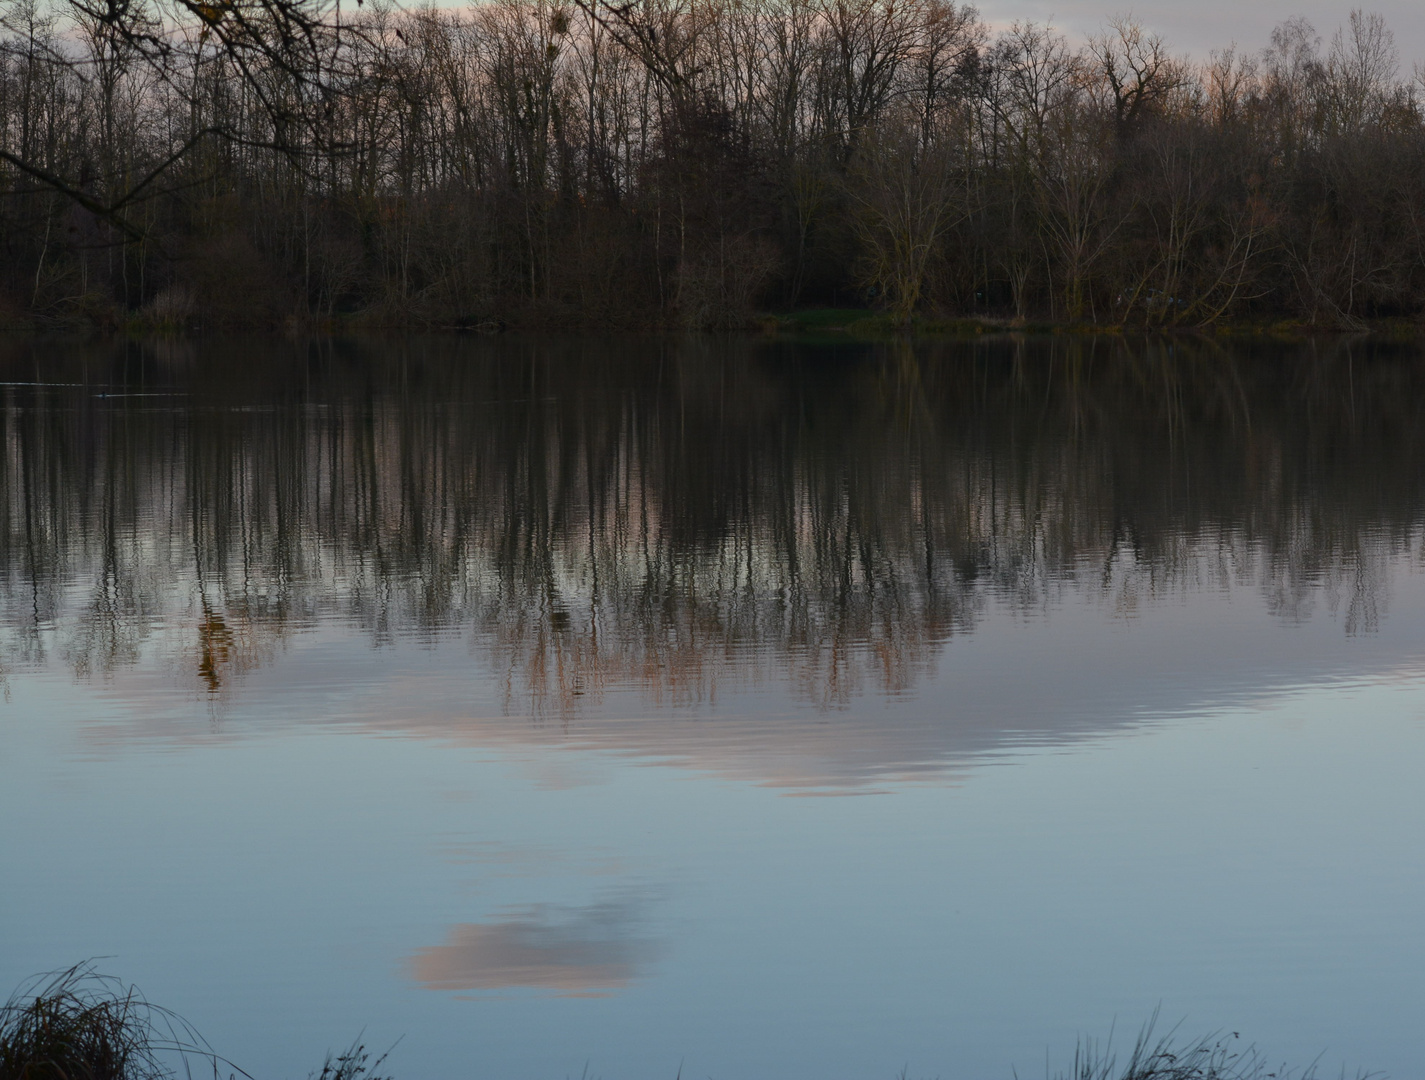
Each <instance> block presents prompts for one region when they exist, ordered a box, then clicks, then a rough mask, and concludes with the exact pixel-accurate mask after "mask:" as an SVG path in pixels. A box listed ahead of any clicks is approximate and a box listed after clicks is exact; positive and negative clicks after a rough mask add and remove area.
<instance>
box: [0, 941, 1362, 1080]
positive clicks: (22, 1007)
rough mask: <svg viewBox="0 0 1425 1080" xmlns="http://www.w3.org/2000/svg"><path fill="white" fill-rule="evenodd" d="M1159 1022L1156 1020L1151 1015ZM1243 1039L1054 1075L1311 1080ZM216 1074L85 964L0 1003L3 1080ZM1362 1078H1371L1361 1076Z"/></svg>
mask: <svg viewBox="0 0 1425 1080" xmlns="http://www.w3.org/2000/svg"><path fill="white" fill-rule="evenodd" d="M1154 1019H1155V1020H1156V1016H1155V1017H1154ZM1236 1041H1237V1036H1236V1035H1233V1036H1232V1037H1231V1038H1217V1037H1215V1036H1209V1037H1207V1038H1204V1039H1199V1040H1197V1041H1195V1042H1181V1041H1175V1040H1174V1038H1173V1036H1172V1034H1169V1035H1167V1036H1165V1037H1155V1036H1154V1035H1153V1021H1152V1020H1150V1021H1149V1023H1148V1024H1147V1025H1146V1026H1145V1027H1144V1029H1143V1030H1142V1032H1141V1033H1140V1034H1139V1036H1138V1039H1137V1041H1136V1042H1135V1043H1134V1045H1133V1048H1132V1050H1131V1052H1130V1053H1129V1054H1128V1057H1127V1061H1126V1063H1125V1064H1124V1065H1123V1066H1122V1068H1120V1067H1119V1065H1118V1060H1117V1056H1116V1055H1115V1054H1114V1052H1113V1050H1112V1048H1111V1045H1110V1044H1109V1043H1104V1044H1096V1043H1093V1042H1081V1043H1080V1044H1079V1046H1078V1047H1077V1048H1076V1049H1075V1052H1074V1058H1073V1065H1072V1068H1071V1070H1070V1071H1069V1072H1067V1073H1064V1072H1060V1073H1058V1074H1057V1077H1058V1080H1115V1078H1121V1080H1267V1078H1268V1077H1271V1078H1277V1080H1313V1077H1314V1076H1315V1075H1316V1073H1315V1069H1314V1068H1308V1069H1307V1070H1306V1071H1305V1072H1300V1073H1297V1072H1292V1071H1290V1070H1287V1069H1282V1068H1276V1069H1269V1068H1268V1067H1267V1065H1266V1062H1265V1059H1264V1058H1263V1057H1262V1055H1261V1054H1260V1053H1258V1052H1257V1051H1256V1050H1255V1048H1251V1047H1248V1048H1246V1049H1239V1048H1236V1045H1235V1044H1236ZM194 1064H199V1065H200V1066H201V1067H203V1069H204V1070H205V1071H206V1069H208V1068H211V1070H212V1074H213V1077H214V1080H218V1078H219V1077H221V1075H222V1074H223V1073H228V1074H229V1076H230V1077H235V1076H237V1075H239V1074H241V1075H242V1076H244V1077H247V1078H248V1080H251V1077H250V1076H249V1074H248V1073H246V1072H244V1071H243V1070H242V1069H240V1068H238V1067H237V1066H236V1065H234V1064H232V1062H230V1061H228V1060H227V1059H226V1058H223V1057H220V1056H219V1055H218V1054H216V1053H214V1052H213V1050H212V1048H211V1047H209V1046H208V1044H207V1043H206V1042H205V1041H204V1040H203V1038H202V1036H200V1035H198V1034H197V1033H196V1032H195V1031H194V1030H193V1029H192V1027H191V1026H189V1025H188V1024H187V1023H186V1022H185V1021H184V1020H182V1019H181V1018H180V1017H178V1016H177V1015H176V1014H175V1013H172V1012H170V1011H169V1010H167V1009H164V1008H161V1007H160V1006H157V1005H153V1004H151V1003H150V1002H148V1001H146V1000H144V998H143V996H142V995H141V994H139V993H138V991H137V990H136V989H135V988H134V987H132V986H125V985H124V984H123V983H121V982H119V981H118V980H116V979H113V978H111V977H108V976H104V975H101V974H99V973H97V972H96V971H95V970H94V968H93V967H92V966H91V965H88V964H80V965H77V966H75V967H72V968H69V969H68V970H66V971H61V972H58V973H54V974H50V975H44V976H39V977H38V978H36V979H33V980H31V981H30V982H29V983H27V984H25V985H24V986H22V987H20V988H19V990H17V991H16V992H15V994H14V995H13V996H12V997H11V998H10V1000H9V1001H8V1002H7V1003H6V1004H5V1005H4V1006H0V1080H171V1078H176V1077H177V1076H178V1075H179V1070H181V1071H182V1073H183V1075H185V1076H187V1077H189V1078H190V1080H191V1077H192V1075H193V1065H194ZM384 1064H385V1056H384V1055H383V1056H381V1057H378V1058H376V1059H374V1060H373V1059H372V1057H371V1055H370V1053H369V1052H368V1051H367V1050H366V1049H365V1047H364V1046H362V1045H361V1044H360V1043H359V1042H357V1043H353V1044H352V1046H351V1048H350V1049H348V1050H347V1051H346V1052H345V1053H342V1054H338V1055H333V1054H328V1055H327V1059H326V1061H325V1062H324V1063H323V1065H322V1068H321V1069H320V1071H316V1072H313V1073H311V1074H310V1076H309V1080H390V1078H389V1077H386V1076H383V1075H381V1073H382V1067H383V1066H384ZM1358 1080H1366V1078H1365V1077H1364V1076H1363V1075H1361V1074H1358Z"/></svg>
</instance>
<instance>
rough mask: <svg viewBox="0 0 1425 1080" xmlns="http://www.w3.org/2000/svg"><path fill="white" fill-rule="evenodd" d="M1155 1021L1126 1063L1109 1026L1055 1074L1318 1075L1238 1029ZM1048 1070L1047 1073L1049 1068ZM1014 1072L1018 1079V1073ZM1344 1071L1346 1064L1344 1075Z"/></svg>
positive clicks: (1295, 1078) (1137, 1078)
mask: <svg viewBox="0 0 1425 1080" xmlns="http://www.w3.org/2000/svg"><path fill="white" fill-rule="evenodd" d="M1157 1024H1158V1014H1157V1013H1156V1012H1154V1014H1153V1016H1152V1017H1151V1018H1150V1019H1149V1020H1148V1022H1147V1023H1146V1024H1145V1025H1144V1026H1143V1028H1142V1029H1141V1030H1140V1031H1139V1033H1138V1038H1137V1039H1136V1040H1135V1041H1134V1043H1133V1049H1132V1051H1131V1052H1130V1053H1129V1055H1128V1059H1127V1061H1126V1062H1124V1064H1123V1065H1122V1066H1120V1065H1119V1063H1118V1054H1117V1053H1116V1052H1115V1051H1114V1049H1113V1034H1112V1032H1111V1031H1110V1033H1109V1037H1108V1038H1107V1039H1106V1040H1103V1041H1102V1042H1100V1041H1099V1040H1097V1039H1085V1038H1081V1039H1080V1040H1079V1041H1078V1044H1077V1045H1076V1046H1075V1047H1074V1060H1073V1067H1072V1068H1071V1069H1070V1071H1069V1072H1062V1071H1060V1072H1057V1073H1055V1074H1054V1080H1318V1072H1317V1068H1318V1065H1317V1063H1315V1062H1313V1063H1312V1064H1310V1065H1308V1066H1307V1067H1306V1068H1305V1069H1303V1070H1300V1071H1298V1070H1295V1069H1289V1068H1287V1067H1286V1066H1284V1065H1272V1064H1270V1062H1269V1060H1268V1059H1267V1057H1266V1056H1265V1055H1264V1054H1263V1053H1262V1052H1261V1051H1260V1050H1258V1049H1257V1047H1256V1046H1255V1045H1252V1044H1244V1043H1243V1042H1242V1037H1241V1035H1240V1034H1239V1033H1238V1032H1235V1031H1233V1032H1227V1033H1216V1034H1212V1035H1205V1036H1203V1037H1202V1038H1199V1039H1194V1040H1183V1039H1180V1038H1179V1037H1178V1031H1177V1029H1176V1028H1174V1029H1172V1030H1170V1031H1169V1032H1168V1033H1167V1034H1165V1035H1161V1036H1160V1035H1156V1034H1155V1033H1154V1031H1155V1029H1156V1027H1157ZM1045 1071H1046V1075H1047V1072H1048V1070H1047V1068H1046V1070H1045ZM1352 1075H1353V1077H1354V1080H1373V1078H1374V1080H1381V1077H1380V1074H1378V1073H1367V1072H1357V1073H1354V1074H1352ZM1015 1076H1016V1080H1018V1073H1016V1074H1015ZM1346 1077H1347V1074H1346V1072H1345V1071H1344V1069H1343V1070H1342V1072H1341V1080H1346Z"/></svg>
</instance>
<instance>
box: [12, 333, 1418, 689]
mask: <svg viewBox="0 0 1425 1080" xmlns="http://www.w3.org/2000/svg"><path fill="white" fill-rule="evenodd" d="M1418 361H1419V357H1418V354H1417V353H1415V352H1413V351H1411V350H1409V349H1405V348H1388V347H1385V346H1366V345H1363V344H1361V343H1350V342H1339V343H1334V344H1329V345H1327V344H1313V345H1304V346H1297V347H1285V346H1273V347H1270V348H1268V347H1265V346H1259V347H1257V348H1255V349H1242V348H1234V349H1231V350H1229V349H1225V348H1221V347H1218V346H1216V345H1213V344H1211V343H1203V342H1199V341H1185V340H1164V341H1149V342H1135V343H1128V342H1122V341H1116V340H1107V339H1085V340H1071V341H1062V340H1057V341H1035V340H1027V341H1014V340H996V341H988V342H983V343H975V344H965V345H954V346H934V347H929V346H928V347H922V348H915V349H912V348H909V347H904V346H883V347H877V348H874V349H872V348H864V349H853V348H849V347H843V348H841V349H838V350H815V349H811V348H798V347H792V346H785V345H782V346H777V345H770V344H768V345H748V344H746V343H741V344H738V343H727V342H723V343H718V342H713V341H690V342H682V343H676V344H667V343H661V344H660V343H642V344H640V343H630V342H617V343H610V342H603V343H593V344H590V343H578V342H573V341H570V342H549V341H544V342H538V343H531V342H519V341H500V342H498V343H483V342H482V343H461V342H455V341H449V340H446V341H424V342H422V341H417V342H402V343H396V344H372V343H368V344H366V345H363V346H359V347H358V346H340V345H324V346H321V347H314V348H310V349H307V348H301V349H299V348H298V347H296V346H274V345H272V344H271V343H262V344H251V345H247V346H244V345H242V344H240V343H226V344H222V345H216V346H209V347H205V348H203V349H202V350H195V349H194V348H193V347H191V346H184V345H179V344H168V345H165V346H162V347H148V348H142V349H141V348H137V347H132V346H131V347H128V348H125V349H117V350H101V349H81V348H67V349H59V348H48V349H46V347H43V346H39V345H28V346H23V347H15V351H14V352H12V354H11V355H9V356H8V357H6V358H5V359H4V361H3V363H4V369H3V370H4V371H5V372H6V373H7V374H6V376H5V377H6V379H7V380H8V382H9V383H10V384H11V385H8V386H7V387H5V388H4V394H5V408H4V413H3V425H4V430H3V436H4V440H5V447H6V455H5V462H4V472H3V478H0V483H3V493H0V514H3V521H0V573H3V575H4V595H3V601H0V602H3V624H4V634H5V657H4V660H3V666H4V667H7V668H12V667H15V666H17V665H19V666H23V665H38V664H43V663H46V662H48V661H50V660H52V659H62V660H63V662H65V663H67V664H68V665H70V666H71V667H72V668H73V670H74V671H75V672H76V673H77V674H79V675H81V676H87V675H92V674H102V673H105V672H109V671H112V670H114V669H116V668H118V667H121V666H123V665H130V664H133V663H135V662H136V661H137V660H138V659H139V658H140V657H141V656H142V655H144V650H145V649H152V650H154V651H156V652H168V653H172V654H173V655H175V656H176V657H177V658H178V660H179V662H180V664H181V666H182V667H183V668H184V669H185V670H186V672H187V676H186V677H187V678H189V679H195V678H196V680H197V683H196V685H197V686H199V687H200V688H205V689H208V690H212V691H216V690H218V689H219V688H220V687H221V686H223V685H224V683H225V682H227V681H229V680H230V679H231V677H232V675H233V674H234V673H236V672H239V671H242V670H244V669H246V668H250V667H252V666H254V665H256V664H260V663H262V662H263V661H264V660H266V659H267V658H268V657H270V656H271V655H272V654H273V653H274V652H275V651H276V650H278V649H280V648H282V647H283V644H284V642H286V641H287V640H288V639H290V637H291V636H292V635H293V634H294V633H296V632H298V631H300V630H302V629H304V628H308V627H312V626H316V625H318V624H320V623H323V622H326V621H329V620H339V621H344V622H347V623H350V624H355V625H358V626H360V627H362V628H363V629H364V630H365V631H366V632H367V633H368V634H369V635H370V636H371V638H372V640H373V641H374V642H377V643H380V642H382V641H385V640H387V639H389V638H391V637H392V636H394V635H403V636H412V637H415V638H418V639H422V640H426V641H430V642H435V641H437V640H439V639H442V638H446V637H450V636H454V635H467V636H471V637H472V640H473V641H474V642H475V647H476V648H477V649H478V650H480V651H481V652H483V653H485V654H487V655H489V656H491V657H493V659H494V661H495V664H496V667H497V668H498V670H500V671H501V672H503V673H504V677H505V679H506V680H507V682H506V694H507V699H508V702H509V705H510V707H511V708H516V709H521V710H523V709H526V708H533V709H536V710H546V709H552V710H555V711H558V710H562V709H567V708H570V707H573V706H575V705H576V704H577V702H578V700H579V699H580V697H581V696H592V697H594V698H597V697H598V695H600V694H601V693H602V692H603V691H605V690H606V689H607V688H609V687H612V686H629V685H631V686H637V687H642V688H644V689H645V691H646V692H647V693H648V694H650V695H651V696H652V698H653V699H654V700H656V701H666V702H689V701H696V700H699V699H703V698H707V697H710V696H712V695H714V694H716V693H717V692H718V691H719V689H721V688H723V687H725V686H727V685H728V684H743V683H747V682H757V681H760V680H765V679H772V678H775V679H785V680H790V681H791V682H792V683H793V684H795V685H796V686H797V687H798V688H799V689H800V692H801V693H802V694H803V695H804V696H805V697H806V698H807V699H809V700H813V701H816V702H820V703H836V702H841V701H845V700H847V699H848V698H850V697H851V696H853V695H855V694H856V693H858V692H859V691H861V690H862V689H864V688H870V687H874V688H876V689H878V690H880V691H884V692H891V693H894V692H897V691H899V690H902V689H905V688H907V687H909V686H911V685H912V684H913V683H914V682H915V680H916V678H917V675H918V673H919V672H921V671H922V670H923V669H924V668H925V667H926V665H928V664H930V663H932V662H933V660H934V659H935V656H936V655H937V652H938V650H939V648H940V647H941V643H942V642H943V641H944V640H945V639H946V638H948V637H950V636H951V635H953V634H956V633H962V632H968V631H971V630H972V629H973V627H974V626H975V624H976V622H977V620H978V619H979V618H981V617H982V615H983V613H984V612H985V611H986V609H987V606H988V605H989V604H991V603H995V604H998V605H1003V606H1006V607H1008V608H1010V609H1012V610H1014V611H1015V612H1017V613H1019V614H1021V615H1025V616H1027V615H1032V614H1033V613H1035V612H1040V611H1043V610H1045V609H1046V608H1048V607H1051V606H1053V605H1056V604H1058V603H1061V602H1063V601H1064V599H1065V597H1066V595H1067V594H1070V593H1072V594H1073V595H1074V597H1076V598H1078V599H1080V600H1091V601H1092V602H1095V603H1101V604H1105V605H1109V606H1111V607H1113V608H1114V609H1117V610H1122V611H1127V612H1131V611H1132V610H1134V609H1135V608H1137V607H1141V606H1143V605H1149V604H1155V603H1161V602H1164V601H1165V600H1167V599H1170V598H1172V597H1175V596H1178V595H1181V594H1183V593H1190V592H1194V591H1198V590H1203V589H1243V588H1248V589H1250V590H1253V591H1255V593H1256V594H1257V595H1259V596H1260V597H1261V600H1262V602H1264V603H1266V604H1267V605H1269V606H1270V608H1271V609H1272V610H1273V611H1275V612H1277V613H1278V614H1279V615H1281V616H1282V617H1283V618H1288V619H1303V618H1308V617H1311V616H1312V615H1313V613H1314V612H1315V611H1316V609H1317V608H1319V607H1325V608H1327V609H1329V610H1330V611H1331V612H1333V613H1335V614H1336V615H1337V617H1339V618H1341V619H1342V621H1343V623H1344V626H1345V629H1346V630H1347V631H1348V632H1355V631H1359V630H1370V629H1372V628H1373V627H1374V626H1375V625H1376V623H1377V621H1378V619H1379V618H1380V616H1381V611H1382V608H1383V607H1384V605H1385V601H1386V596H1387V591H1388V590H1387V585H1388V581H1387V569H1388V565H1389V563H1390V561H1391V560H1392V559H1393V558H1394V557H1396V556H1397V555H1398V554H1400V553H1401V552H1402V551H1405V550H1407V549H1411V548H1413V546H1414V545H1415V543H1416V535H1417V530H1416V526H1417V523H1418V520H1419V507H1420V505H1421V461H1422V457H1421V453H1420V450H1421V447H1420V445H1419V431H1420V430H1421V428H1420V425H1419V423H1418V419H1419V418H1418V416H1417V411H1418V404H1417V403H1419V402H1421V401H1425V394H1422V393H1421V390H1422V389H1425V387H1422V386H1421V385H1420V384H1421V382H1422V379H1421V376H1420V374H1419V372H1418V368H1419V363H1418ZM36 371H39V372H41V373H42V374H41V377H40V378H39V379H37V378H36V375H35V374H34V373H35V372H36ZM37 381H48V382H50V383H64V384H66V385H49V386H34V385H16V384H22V383H33V382H37ZM51 654H56V655H54V656H52V655H51Z"/></svg>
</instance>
